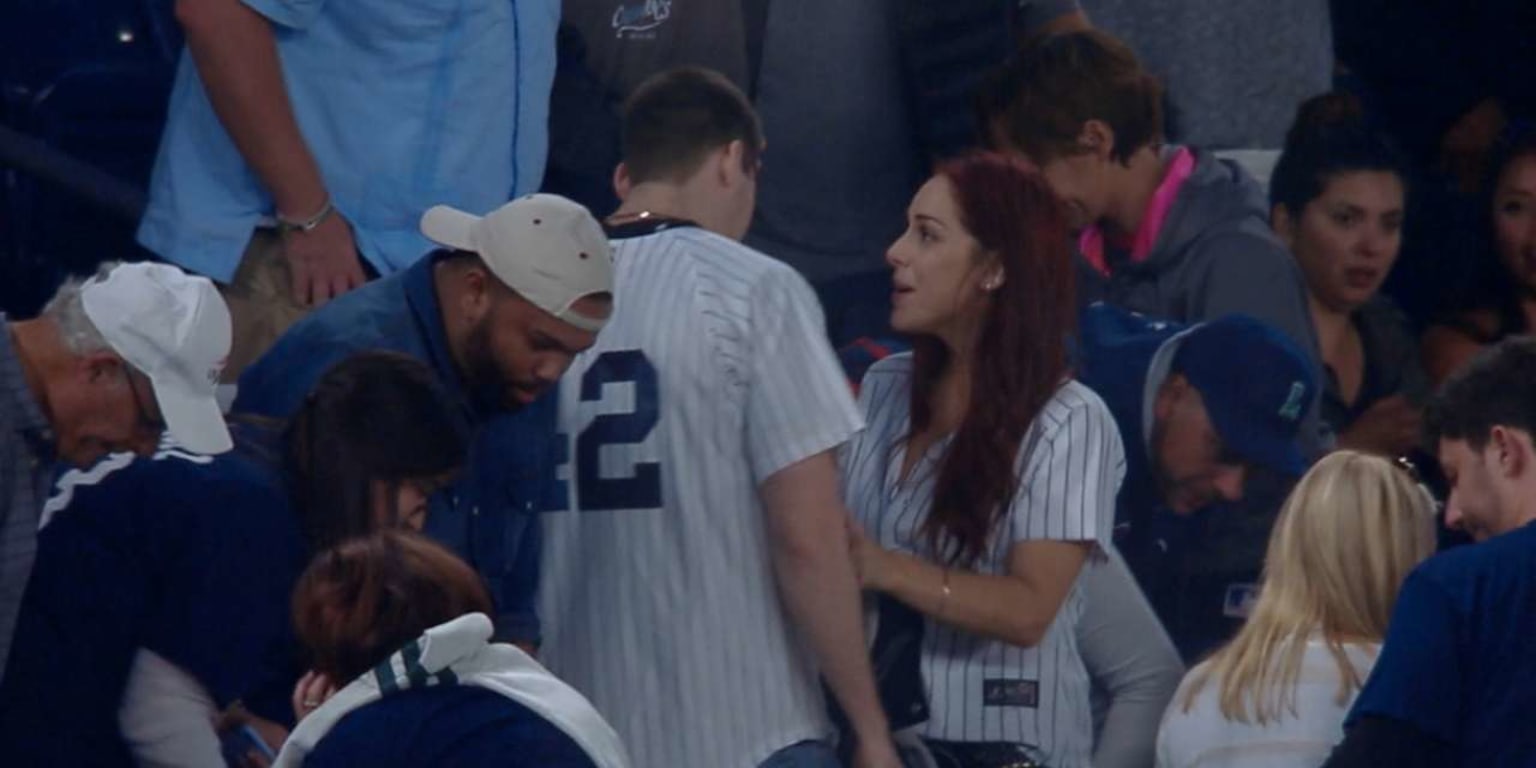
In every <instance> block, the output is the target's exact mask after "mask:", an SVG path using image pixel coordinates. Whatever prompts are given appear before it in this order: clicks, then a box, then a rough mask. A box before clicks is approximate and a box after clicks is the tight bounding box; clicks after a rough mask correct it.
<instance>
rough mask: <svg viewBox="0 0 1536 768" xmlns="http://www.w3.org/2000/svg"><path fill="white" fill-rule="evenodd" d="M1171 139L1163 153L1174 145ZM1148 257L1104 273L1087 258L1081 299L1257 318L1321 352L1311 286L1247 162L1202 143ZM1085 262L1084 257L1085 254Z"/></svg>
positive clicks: (1198, 316)
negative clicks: (1273, 224)
mask: <svg viewBox="0 0 1536 768" xmlns="http://www.w3.org/2000/svg"><path fill="white" fill-rule="evenodd" d="M1177 149H1178V148H1177V147H1168V148H1167V149H1165V150H1164V151H1165V156H1166V154H1169V153H1172V152H1173V151H1176V150H1177ZM1193 151H1194V153H1195V169H1194V171H1193V173H1191V174H1190V177H1189V179H1188V180H1187V181H1185V182H1184V186H1183V188H1182V189H1180V190H1179V195H1178V197H1177V198H1175V200H1174V202H1173V207H1172V208H1170V209H1169V211H1168V218H1167V219H1166V220H1165V221H1164V222H1163V228H1162V231H1160V232H1159V233H1158V235H1157V241H1156V242H1155V243H1154V244H1153V246H1152V253H1151V255H1150V256H1148V258H1147V260H1146V261H1144V262H1141V263H1139V264H1121V265H1117V267H1116V268H1115V271H1114V274H1113V276H1111V277H1108V278H1106V277H1104V276H1103V275H1101V274H1099V273H1098V272H1095V271H1093V270H1092V269H1091V268H1089V267H1088V266H1087V265H1086V264H1082V267H1081V269H1080V270H1079V274H1080V276H1081V279H1080V288H1079V290H1080V291H1081V292H1082V294H1083V300H1084V303H1085V305H1086V303H1087V302H1090V301H1095V300H1103V301H1107V302H1109V303H1111V304H1114V305H1116V306H1120V307H1124V308H1126V309H1129V310H1131V311H1134V312H1140V313H1142V314H1146V315H1151V316H1154V317H1163V318H1167V319H1169V320H1175V321H1178V322H1185V323H1192V322H1199V321H1201V320H1207V319H1211V318H1215V317H1220V316H1221V315H1225V314H1229V313H1234V312H1238V313H1242V314H1246V315H1251V316H1253V317H1256V318H1258V319H1259V320H1262V321H1264V322H1266V323H1269V324H1270V325H1273V326H1274V327H1276V328H1278V329H1279V330H1281V331H1282V332H1284V333H1285V334H1286V335H1288V336H1290V337H1291V338H1292V339H1293V340H1295V341H1296V343H1297V344H1299V345H1301V347H1302V349H1305V350H1307V351H1308V353H1310V354H1311V356H1312V358H1313V360H1316V359H1317V357H1318V354H1317V333H1316V331H1314V330H1313V328H1312V316H1311V314H1310V313H1309V312H1308V310H1307V299H1306V286H1305V284H1304V283H1303V282H1302V277H1301V270H1300V269H1299V268H1298V267H1297V266H1296V262H1295V260H1294V259H1293V258H1291V254H1290V251H1288V250H1287V249H1286V247H1285V244H1283V243H1281V242H1280V239H1279V238H1278V237H1276V236H1275V233H1274V231H1273V230H1271V229H1270V227H1269V204H1268V199H1267V196H1266V195H1265V194H1264V190H1263V189H1262V188H1260V187H1259V185H1258V182H1256V181H1254V180H1253V178H1252V177H1251V176H1249V175H1248V174H1247V172H1246V171H1244V170H1243V169H1242V168H1239V167H1238V166H1237V165H1236V164H1234V163H1231V162H1229V161H1225V160H1219V159H1217V158H1216V157H1215V156H1214V155H1212V154H1210V153H1209V152H1205V151H1203V150H1198V149H1197V150H1193ZM1080 263H1081V262H1080Z"/></svg>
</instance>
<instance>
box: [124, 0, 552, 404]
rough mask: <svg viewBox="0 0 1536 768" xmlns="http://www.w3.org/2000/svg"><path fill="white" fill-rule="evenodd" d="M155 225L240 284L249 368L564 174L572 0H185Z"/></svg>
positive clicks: (232, 298)
mask: <svg viewBox="0 0 1536 768" xmlns="http://www.w3.org/2000/svg"><path fill="white" fill-rule="evenodd" d="M174 5H175V10H176V19H177V21H178V22H180V25H181V31H182V32H184V33H185V35H186V41H187V46H186V51H185V52H184V53H183V54H182V56H181V63H180V66H179V68H178V69H177V72H176V81H175V85H174V87H173V89H172V91H171V97H170V104H169V105H168V107H167V121H166V128H165V133H164V135H163V137H162V139H161V143H160V151H159V156H158V157H157V158H156V161H155V168H154V175H153V177H152V178H151V181H150V187H149V202H148V206H147V207H146V209H145V212H144V218H143V221H142V222H140V225H139V231H138V240H139V242H140V243H141V244H143V245H144V247H146V248H148V249H149V250H151V251H153V252H155V254H157V255H158V256H160V257H161V258H163V259H165V260H167V261H170V262H172V263H175V264H177V265H180V266H182V267H185V268H186V269H188V270H190V271H193V272H197V273H199V274H202V275H205V276H207V277H209V278H212V279H213V280H215V281H217V282H219V283H221V284H223V285H224V286H225V287H226V292H225V294H226V296H227V297H228V299H229V302H230V310H231V314H232V315H233V316H234V326H235V333H234V337H235V343H234V348H233V350H232V353H231V359H230V366H229V369H228V372H229V373H230V375H231V378H233V377H234V376H238V375H239V373H240V371H241V370H242V369H243V368H244V367H245V366H246V365H247V364H249V363H250V362H251V361H252V360H254V359H255V358H256V357H257V356H259V355H260V354H261V352H262V351H264V350H265V349H266V348H267V347H268V346H270V345H271V344H272V342H273V341H275V340H276V339H277V337H278V336H279V335H280V334H281V333H282V332H283V330H284V329H285V328H287V327H288V326H289V325H291V324H292V323H293V322H294V321H295V320H297V319H298V318H299V317H301V316H302V315H303V314H304V313H305V312H307V311H308V310H310V309H312V308H314V307H317V306H319V305H322V304H324V303H325V302H326V301H328V300H329V299H331V298H333V297H334V296H339V295H341V294H342V293H344V292H345V291H348V290H351V289H353V288H355V287H357V286H359V285H361V284H362V283H363V281H364V279H365V276H366V274H367V273H372V274H375V275H388V274H392V273H394V272H396V271H399V270H401V269H404V268H406V267H408V266H410V265H411V264H413V263H415V262H416V260H417V259H419V258H420V257H421V256H422V254H424V253H426V252H427V251H428V250H429V246H428V244H427V242H426V241H425V240H424V239H422V237H421V235H420V234H419V233H418V232H417V231H416V221H417V220H418V219H419V218H420V216H421V214H422V212H423V211H425V210H426V209H427V208H428V207H429V206H431V205H432V204H433V203H438V202H448V203H451V204H453V205H456V206H459V207H462V208H464V209H466V210H469V211H473V212H475V213H485V212H488V211H490V210H491V209H493V208H495V207H496V206H498V205H501V204H502V203H505V202H506V201H507V200H508V199H510V198H512V197H514V196H516V195H522V194H526V193H529V192H532V191H534V190H535V189H537V188H538V185H539V182H540V180H541V179H542V177H543V175H544V157H545V154H546V152H547V149H548V129H547V124H548V118H549V99H550V88H551V85H552V84H553V82H554V71H555V30H556V27H557V25H558V23H559V20H560V3H559V0H518V1H517V2H507V1H506V0H464V1H463V2H446V1H445V0H428V1H426V2H412V3H401V2H395V1H394V0H348V1H347V2H340V1H339V0H329V1H328V0H177V2H175V3H174Z"/></svg>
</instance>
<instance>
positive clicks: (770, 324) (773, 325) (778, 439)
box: [746, 267, 864, 483]
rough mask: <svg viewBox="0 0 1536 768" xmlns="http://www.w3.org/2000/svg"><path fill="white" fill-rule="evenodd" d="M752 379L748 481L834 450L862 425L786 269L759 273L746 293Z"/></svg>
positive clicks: (810, 306)
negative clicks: (749, 295) (750, 328)
mask: <svg viewBox="0 0 1536 768" xmlns="http://www.w3.org/2000/svg"><path fill="white" fill-rule="evenodd" d="M751 317H752V320H751V323H752V338H751V341H750V343H751V349H752V360H751V364H750V366H751V371H752V376H751V379H750V382H749V384H748V392H747V404H746V421H747V424H746V426H747V429H746V440H747V450H748V454H749V456H750V459H751V465H752V475H753V479H754V480H755V481H756V482H758V483H762V482H763V481H765V480H767V479H768V478H769V477H771V476H773V474H774V473H776V472H778V471H779V470H781V469H784V468H785V467H788V466H790V465H791V464H794V463H795V462H798V461H801V460H803V459H806V458H809V457H811V456H814V455H816V454H818V453H821V452H823V451H826V450H829V449H832V448H836V447H838V446H840V445H842V444H843V443H844V442H847V440H848V439H849V438H850V437H852V436H853V435H854V434H855V433H857V432H858V431H859V430H860V429H862V428H863V425H864V422H863V419H862V418H860V416H859V411H858V407H857V406H856V405H855V404H854V401H853V394H852V392H851V391H850V390H849V387H848V382H847V380H846V379H845V378H843V371H842V367H841V366H840V365H838V362H837V356H836V355H835V354H834V353H833V352H832V347H831V345H830V344H829V343H828V342H827V338H826V325H825V321H824V320H823V319H822V314H821V307H820V305H818V304H817V303H816V295H815V294H814V293H812V292H811V288H810V286H809V285H807V284H806V282H805V280H804V279H803V278H801V277H800V275H798V274H797V273H795V272H794V271H793V270H790V269H789V268H787V267H786V268H782V269H774V270H771V271H769V272H767V273H765V274H763V275H762V276H761V278H759V280H758V281H757V284H756V285H755V286H753V289H752V293H751Z"/></svg>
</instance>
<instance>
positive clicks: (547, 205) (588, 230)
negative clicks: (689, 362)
mask: <svg viewBox="0 0 1536 768" xmlns="http://www.w3.org/2000/svg"><path fill="white" fill-rule="evenodd" d="M421 233H422V234H423V235H426V237H427V239H428V240H431V241H432V242H434V243H437V244H438V245H441V246H444V247H447V248H453V249H456V250H460V251H471V252H474V253H477V254H479V255H480V258H481V259H483V260H485V264H486V266H487V267H488V268H490V270H491V273H492V274H494V275H496V278H497V279H499V280H501V282H503V283H505V284H506V285H507V287H508V288H511V289H512V290H514V291H517V293H518V295H519V296H522V297H523V298H525V299H527V300H528V301H530V302H533V304H534V306H536V307H538V308H540V309H542V310H544V311H545V312H548V313H550V314H551V315H554V316H555V317H558V318H560V319H561V320H564V321H565V322H567V323H570V324H571V325H574V326H576V327H577V328H581V329H583V330H587V331H594V332H595V331H599V330H602V327H603V323H604V322H606V320H605V319H604V318H595V317H587V316H585V315H582V314H580V313H578V312H576V311H574V310H573V309H571V307H572V305H574V304H575V303H576V302H577V301H578V300H580V299H582V298H585V297H587V296H593V295H596V294H602V293H607V294H611V293H613V252H612V250H611V249H610V248H609V245H608V236H607V235H606V234H604V233H603V227H602V225H600V224H598V223H597V219H594V218H592V214H591V213H589V212H588V211H587V209H586V208H584V207H582V206H581V205H580V204H578V203H575V202H572V201H570V200H567V199H565V198H563V197H560V196H559V195H545V194H535V195H526V196H524V197H519V198H518V199H516V200H513V201H512V202H510V203H507V204H506V205H503V206H502V207H500V208H497V209H496V210H494V211H492V212H490V213H489V214H487V215H485V216H475V215H472V214H468V213H465V212H463V211H460V210H458V209H456V208H450V207H448V206H446V205H438V206H433V207H432V208H431V209H430V210H428V211H427V212H426V213H425V214H424V215H423V216H422V217H421Z"/></svg>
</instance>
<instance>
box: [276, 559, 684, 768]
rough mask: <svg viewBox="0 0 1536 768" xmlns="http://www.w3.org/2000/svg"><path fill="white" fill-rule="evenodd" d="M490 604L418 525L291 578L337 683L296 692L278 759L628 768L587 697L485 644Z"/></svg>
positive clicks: (311, 643)
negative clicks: (292, 719)
mask: <svg viewBox="0 0 1536 768" xmlns="http://www.w3.org/2000/svg"><path fill="white" fill-rule="evenodd" d="M490 602H491V601H490V596H489V595H488V594H487V593H486V591H485V588H484V586H483V584H482V583H481V581H480V579H479V577H478V576H477V575H476V574H475V572H474V570H472V569H471V568H470V567H469V566H468V565H466V564H465V563H464V562H463V561H461V560H459V559H458V558H456V557H454V556H453V554H452V553H451V552H449V551H448V550H446V549H444V548H443V547H442V546H440V545H438V544H436V543H434V542H432V541H430V540H428V539H425V538H423V537H420V536H415V535H412V534H410V533H406V532H400V531H380V532H377V533H375V534H373V535H371V536H366V537H362V538H358V539H353V540H351V541H347V542H344V543H342V544H340V545H338V546H336V547H334V548H332V549H329V550H327V551H325V552H322V553H320V554H319V555H318V556H317V557H316V558H315V559H314V561H313V562H312V563H311V564H310V566H309V568H308V569H307V570H305V572H304V575H303V577H302V578H301V579H300V580H299V584H298V586H297V587H296V588H295V589H294V598H293V619H294V626H295V630H296V631H297V633H298V636H299V638H300V639H301V640H302V641H303V643H304V646H305V649H306V650H307V652H308V655H309V657H310V659H311V660H312V662H313V665H314V670H313V671H314V672H315V674H316V675H318V676H319V678H320V679H324V680H328V681H329V680H334V681H338V684H339V685H340V686H341V687H340V690H336V691H323V692H322V691H319V690H316V689H314V688H311V687H310V686H308V685H307V684H301V685H300V686H299V688H298V689H296V690H295V694H294V702H293V703H294V709H295V713H296V714H297V715H298V716H299V724H298V726H297V727H296V728H294V730H293V733H292V734H291V735H290V736H289V738H288V740H287V741H286V743H285V744H284V745H283V751H282V753H281V754H280V755H279V756H278V758H277V761H276V763H275V765H276V766H277V767H278V768H298V767H299V766H303V767H304V768H330V767H331V766H338V767H341V766H355V765H366V766H373V767H374V768H385V767H387V766H400V768H414V767H415V766H432V765H453V766H461V767H462V768H478V767H479V766H485V767H486V768H491V767H492V766H495V767H497V768H502V767H504V766H512V767H514V768H515V767H516V766H529V767H530V768H534V767H535V766H536V767H537V768H627V766H628V765H629V762H628V759H627V758H626V757H625V754H624V747H623V746H622V745H621V744H620V743H619V737H618V734H617V733H615V732H614V730H613V728H612V727H610V726H609V725H608V723H607V722H605V721H604V720H603V718H602V716H601V715H599V714H598V713H597V710H596V709H594V708H593V707H592V704H591V703H590V702H588V701H587V700H586V699H585V698H583V697H582V695H581V694H579V693H577V692H576V690H575V689H574V688H571V687H570V686H568V685H566V684H565V683H563V682H561V681H560V680H559V679H557V678H555V677H554V676H553V675H551V674H550V673H549V672H548V671H546V670H545V669H544V668H543V667H541V666H539V664H538V662H536V661H534V660H533V658H532V657H530V656H529V655H528V654H526V653H524V652H523V651H522V650H520V649H518V648H517V647H515V646H512V645H507V644H502V643H493V642H489V640H490V637H491V621H490V618H489V617H487V616H486V615H485V614H486V612H487V611H489V610H490V608H491V606H490ZM311 697H312V698H311ZM679 727H686V726H685V725H680V726H679Z"/></svg>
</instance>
